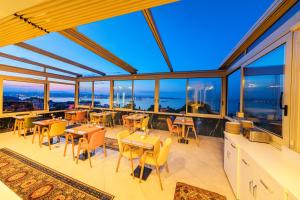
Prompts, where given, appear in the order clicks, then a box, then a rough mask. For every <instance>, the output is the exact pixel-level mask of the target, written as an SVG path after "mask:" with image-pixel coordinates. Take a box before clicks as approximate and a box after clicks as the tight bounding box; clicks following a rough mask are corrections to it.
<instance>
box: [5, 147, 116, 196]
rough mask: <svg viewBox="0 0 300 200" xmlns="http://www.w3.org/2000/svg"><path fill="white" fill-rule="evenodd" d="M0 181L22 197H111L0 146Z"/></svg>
mask: <svg viewBox="0 0 300 200" xmlns="http://www.w3.org/2000/svg"><path fill="white" fill-rule="evenodd" d="M0 181H2V182H3V183H4V184H5V185H7V186H8V187H9V188H10V189H11V190H12V191H14V192H15V193H16V194H17V195H19V196H20V197H21V198H22V199H25V200H27V199H28V200H33V199H38V200H41V199H43V200H50V199H53V200H71V199H83V200H96V199H101V200H112V199H113V198H114V196H113V195H111V194H108V193H106V192H103V191H101V190H98V189H96V188H94V187H91V186H89V185H87V184H85V183H82V182H80V181H77V180H75V179H73V178H71V177H69V176H66V175H64V174H62V173H60V172H58V171H55V170H53V169H51V168H48V167H46V166H44V165H42V164H39V163H37V162H35V161H33V160H31V159H29V158H27V157H25V156H23V155H20V154H18V153H16V152H14V151H12V150H10V149H7V148H3V149H0Z"/></svg>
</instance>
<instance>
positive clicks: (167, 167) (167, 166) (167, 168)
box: [165, 162, 169, 173]
mask: <svg viewBox="0 0 300 200" xmlns="http://www.w3.org/2000/svg"><path fill="white" fill-rule="evenodd" d="M165 166H166V171H167V172H168V173H169V165H168V162H166V164H165Z"/></svg>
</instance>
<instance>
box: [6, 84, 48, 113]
mask: <svg viewBox="0 0 300 200" xmlns="http://www.w3.org/2000/svg"><path fill="white" fill-rule="evenodd" d="M44 90H45V87H44V84H42V83H29V82H19V81H7V80H4V81H3V113H9V112H22V111H35V110H44Z"/></svg>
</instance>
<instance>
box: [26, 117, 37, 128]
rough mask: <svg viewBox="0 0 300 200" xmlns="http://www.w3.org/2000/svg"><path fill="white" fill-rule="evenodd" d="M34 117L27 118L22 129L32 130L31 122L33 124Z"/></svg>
mask: <svg viewBox="0 0 300 200" xmlns="http://www.w3.org/2000/svg"><path fill="white" fill-rule="evenodd" d="M34 120H35V117H27V118H25V120H24V127H25V128H33V127H34V124H33V123H32V122H34Z"/></svg>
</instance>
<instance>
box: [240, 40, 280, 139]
mask: <svg viewBox="0 0 300 200" xmlns="http://www.w3.org/2000/svg"><path fill="white" fill-rule="evenodd" d="M284 65H285V46H284V45H282V46H280V47H278V48H276V49H275V50H273V51H271V52H269V53H268V54H266V55H265V56H263V57H261V58H259V59H258V60H256V61H255V62H253V63H251V64H250V65H248V66H247V67H245V69H244V74H245V88H244V113H245V117H246V118H248V119H250V120H252V121H254V123H255V124H256V125H257V126H259V127H261V128H264V129H266V130H268V131H271V132H273V133H275V134H277V135H279V136H281V135H282V110H281V109H280V101H281V100H282V98H281V97H283V96H284V95H283V85H284V83H283V82H284Z"/></svg>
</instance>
